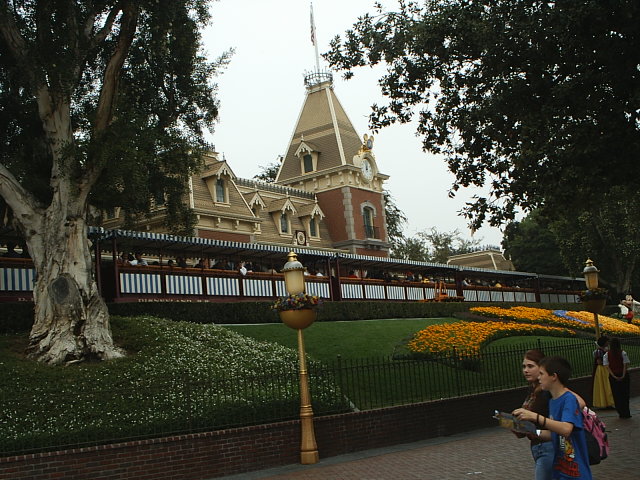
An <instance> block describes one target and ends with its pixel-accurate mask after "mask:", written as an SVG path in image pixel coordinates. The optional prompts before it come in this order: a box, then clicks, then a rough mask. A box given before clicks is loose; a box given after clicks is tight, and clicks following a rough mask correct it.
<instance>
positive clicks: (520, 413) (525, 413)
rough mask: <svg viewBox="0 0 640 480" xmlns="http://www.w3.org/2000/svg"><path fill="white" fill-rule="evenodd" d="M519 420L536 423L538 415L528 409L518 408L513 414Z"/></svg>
mask: <svg viewBox="0 0 640 480" xmlns="http://www.w3.org/2000/svg"><path fill="white" fill-rule="evenodd" d="M511 413H512V415H513V416H514V417H516V418H517V419H518V420H527V421H529V422H535V421H536V416H537V414H536V413H534V412H532V411H531V410H527V409H526V408H516V409H515V410H514V411H513V412H511Z"/></svg>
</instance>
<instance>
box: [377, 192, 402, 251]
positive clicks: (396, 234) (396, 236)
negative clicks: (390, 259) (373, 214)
mask: <svg viewBox="0 0 640 480" xmlns="http://www.w3.org/2000/svg"><path fill="white" fill-rule="evenodd" d="M382 193H383V198H384V217H385V221H386V226H387V238H388V241H389V243H390V244H391V252H392V254H393V255H394V256H395V254H394V253H393V252H395V251H396V250H398V249H399V247H400V245H402V244H403V243H404V241H405V238H404V234H403V227H404V225H405V224H406V223H407V216H406V215H405V214H404V213H403V211H402V210H400V208H399V207H398V205H396V201H395V199H394V198H393V195H391V192H390V191H389V190H383V191H382ZM401 258H404V257H401ZM407 258H408V257H407Z"/></svg>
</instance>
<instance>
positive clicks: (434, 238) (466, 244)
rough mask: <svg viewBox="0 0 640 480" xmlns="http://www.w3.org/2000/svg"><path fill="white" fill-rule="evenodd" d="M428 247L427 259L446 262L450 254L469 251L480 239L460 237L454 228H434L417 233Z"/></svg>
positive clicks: (478, 243)
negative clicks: (440, 229) (450, 229)
mask: <svg viewBox="0 0 640 480" xmlns="http://www.w3.org/2000/svg"><path fill="white" fill-rule="evenodd" d="M417 236H418V237H420V238H422V239H423V240H424V241H425V243H426V244H427V245H428V248H429V260H430V261H432V262H436V263H447V260H448V259H449V257H450V256H452V255H460V254H463V253H469V252H471V251H473V250H474V248H475V247H477V246H478V245H480V242H481V241H482V239H476V240H468V239H465V238H462V235H461V234H460V232H459V231H458V230H457V229H456V230H453V231H451V232H439V231H438V230H436V229H435V228H431V230H428V231H424V232H420V233H418V234H417Z"/></svg>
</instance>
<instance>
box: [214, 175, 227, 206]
mask: <svg viewBox="0 0 640 480" xmlns="http://www.w3.org/2000/svg"><path fill="white" fill-rule="evenodd" d="M216 202H226V196H225V185H224V180H223V179H222V178H219V179H218V180H217V181H216Z"/></svg>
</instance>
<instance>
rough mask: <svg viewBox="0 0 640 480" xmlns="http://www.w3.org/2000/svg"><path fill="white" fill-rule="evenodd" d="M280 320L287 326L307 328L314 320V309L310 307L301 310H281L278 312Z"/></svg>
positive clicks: (297, 328) (298, 328)
mask: <svg viewBox="0 0 640 480" xmlns="http://www.w3.org/2000/svg"><path fill="white" fill-rule="evenodd" d="M278 314H279V315H280V320H282V323H284V324H285V325H286V326H287V327H289V328H294V329H296V330H301V329H303V328H307V327H308V326H309V325H311V324H312V323H313V322H315V320H316V311H315V310H312V309H311V308H304V309H301V310H283V311H282V312H278Z"/></svg>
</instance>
